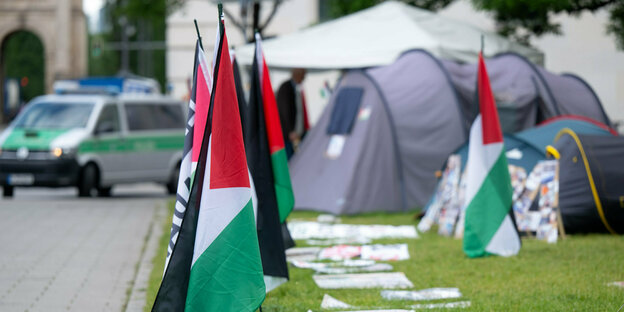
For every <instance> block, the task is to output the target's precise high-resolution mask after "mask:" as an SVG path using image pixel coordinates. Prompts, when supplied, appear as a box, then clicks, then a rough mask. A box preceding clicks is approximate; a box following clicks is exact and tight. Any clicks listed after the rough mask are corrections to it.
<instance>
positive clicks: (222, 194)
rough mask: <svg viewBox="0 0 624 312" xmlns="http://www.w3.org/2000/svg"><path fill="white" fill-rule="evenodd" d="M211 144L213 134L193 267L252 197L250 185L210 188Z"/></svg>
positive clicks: (196, 235) (209, 144)
mask: <svg viewBox="0 0 624 312" xmlns="http://www.w3.org/2000/svg"><path fill="white" fill-rule="evenodd" d="M211 146H212V135H211V136H210V139H209V141H208V153H207V154H206V155H207V157H206V171H205V172H204V181H203V186H202V196H201V201H200V207H199V216H198V219H197V231H196V232H195V233H196V234H195V248H194V250H193V262H192V264H191V267H192V265H193V264H195V261H197V259H198V258H199V257H200V256H201V255H202V253H203V252H204V250H206V248H208V246H210V244H212V242H213V241H214V240H215V238H217V236H219V234H220V233H221V231H223V229H225V227H226V226H228V224H230V223H231V222H232V220H233V219H234V217H236V216H237V215H238V213H239V212H240V211H241V210H243V208H244V207H245V205H247V203H248V202H249V200H250V199H251V189H250V188H248V187H230V188H220V189H210V165H211V163H210V155H211V151H212V149H211Z"/></svg>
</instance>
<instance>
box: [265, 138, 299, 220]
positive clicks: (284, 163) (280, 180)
mask: <svg viewBox="0 0 624 312" xmlns="http://www.w3.org/2000/svg"><path fill="white" fill-rule="evenodd" d="M271 165H272V167H273V181H274V183H275V197H276V198H277V209H278V211H279V216H280V223H284V221H285V220H286V217H288V215H289V214H290V212H291V211H292V210H293V207H294V206H295V196H294V195H293V190H292V184H291V182H290V173H289V171H288V159H287V158H286V150H285V149H284V148H282V149H280V150H278V151H276V152H274V153H273V154H271Z"/></svg>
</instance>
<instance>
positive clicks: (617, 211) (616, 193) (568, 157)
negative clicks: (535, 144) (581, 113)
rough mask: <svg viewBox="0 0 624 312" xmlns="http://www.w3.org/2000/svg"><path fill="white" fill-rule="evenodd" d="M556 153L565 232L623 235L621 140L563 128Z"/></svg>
mask: <svg viewBox="0 0 624 312" xmlns="http://www.w3.org/2000/svg"><path fill="white" fill-rule="evenodd" d="M554 147H555V149H557V151H558V152H559V155H560V158H559V207H560V209H561V216H562V218H563V225H564V227H565V230H566V231H567V232H571V233H590V232H604V233H611V234H624V183H623V182H624V166H623V165H622V161H623V160H624V138H623V137H619V136H594V135H582V134H577V133H576V132H575V131H573V130H571V129H568V128H566V129H563V130H561V132H559V134H558V135H557V137H556V138H555V142H554Z"/></svg>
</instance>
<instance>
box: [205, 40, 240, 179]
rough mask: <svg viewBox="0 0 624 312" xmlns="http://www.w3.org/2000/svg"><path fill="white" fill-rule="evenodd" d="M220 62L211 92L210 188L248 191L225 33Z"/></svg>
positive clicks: (238, 116) (232, 75)
mask: <svg viewBox="0 0 624 312" xmlns="http://www.w3.org/2000/svg"><path fill="white" fill-rule="evenodd" d="M217 62H218V63H217V66H216V67H215V78H214V80H215V87H214V90H213V92H212V96H213V98H214V100H213V103H212V105H213V111H212V135H211V142H210V144H211V147H210V149H211V151H210V155H209V157H210V188H211V189H217V188H228V187H249V175H248V171H247V159H246V157H245V146H244V145H243V132H242V128H241V121H240V114H239V111H238V99H237V98H236V87H235V85H234V74H233V72H232V62H231V60H230V53H229V48H228V41H227V36H226V34H225V29H224V30H223V35H222V38H221V47H220V49H219V51H218V54H217Z"/></svg>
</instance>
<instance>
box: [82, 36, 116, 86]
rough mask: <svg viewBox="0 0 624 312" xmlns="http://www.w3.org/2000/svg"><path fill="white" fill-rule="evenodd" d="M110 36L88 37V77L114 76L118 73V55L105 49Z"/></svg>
mask: <svg viewBox="0 0 624 312" xmlns="http://www.w3.org/2000/svg"><path fill="white" fill-rule="evenodd" d="M111 37H112V36H111V35H110V34H90V35H89V54H88V57H89V67H88V73H89V76H114V75H116V74H117V72H118V71H119V53H118V52H117V51H111V50H107V49H105V45H106V42H108V41H112V39H110V38H111Z"/></svg>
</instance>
